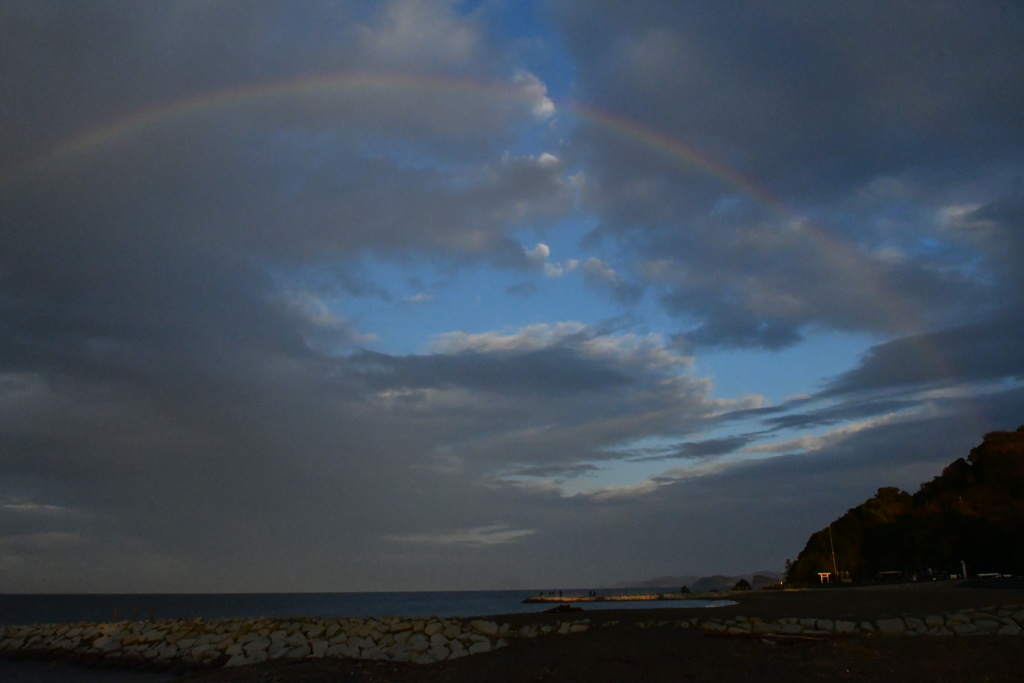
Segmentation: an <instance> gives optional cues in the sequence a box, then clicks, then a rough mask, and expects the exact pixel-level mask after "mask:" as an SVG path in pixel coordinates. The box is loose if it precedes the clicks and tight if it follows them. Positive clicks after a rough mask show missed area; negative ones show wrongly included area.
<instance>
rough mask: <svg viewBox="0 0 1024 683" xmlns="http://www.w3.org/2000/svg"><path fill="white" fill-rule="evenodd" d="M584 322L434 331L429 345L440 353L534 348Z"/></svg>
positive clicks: (576, 331) (580, 328) (576, 329)
mask: <svg viewBox="0 0 1024 683" xmlns="http://www.w3.org/2000/svg"><path fill="white" fill-rule="evenodd" d="M584 330H586V325H584V324H583V323H578V322H571V321H568V322H558V323H554V324H548V323H539V324H537V325H528V326H527V327H524V328H521V329H519V330H517V331H515V332H510V333H502V332H481V333H479V334H470V333H467V332H444V333H442V334H438V335H434V337H433V343H432V345H431V346H432V348H433V349H434V350H436V351H439V352H442V353H458V352H460V351H475V352H478V353H491V352H495V351H534V350H537V349H542V348H546V347H548V346H551V345H552V344H555V343H557V342H558V341H561V340H563V339H565V338H566V337H569V336H572V335H576V334H580V333H581V332H583V331H584Z"/></svg>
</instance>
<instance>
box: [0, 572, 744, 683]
mask: <svg viewBox="0 0 1024 683" xmlns="http://www.w3.org/2000/svg"><path fill="white" fill-rule="evenodd" d="M651 590H652V589H649V588H648V589H642V590H637V591H635V592H636V593H650V592H651ZM586 593H587V591H586V590H580V591H564V595H566V596H569V595H585V594H586ZM607 593H617V594H622V593H629V591H623V590H615V591H607ZM537 594H538V592H537V591H449V592H423V593H413V592H409V593H249V594H168V595H151V594H146V595H0V624H33V623H73V622H79V621H92V622H105V621H115V620H118V621H124V620H130V619H140V620H142V619H152V618H155V619H170V618H178V617H181V618H194V617H205V618H207V619H218V618H224V617H260V616H265V617H312V616H316V617H369V616H374V617H380V616H387V615H400V616H406V617H426V616H438V617H473V616H482V615H489V614H520V613H529V612H542V611H544V610H545V609H549V608H551V607H553V606H554V605H552V604H536V605H528V604H523V599H524V598H527V597H532V596H535V595H537ZM723 604H730V603H729V601H723V600H718V601H712V600H688V601H685V602H676V601H644V602H631V601H624V602H619V601H616V602H614V603H608V602H604V603H577V605H576V606H578V607H582V608H583V610H584V611H587V610H596V609H630V608H643V609H656V608H669V607H677V608H678V607H693V608H702V607H714V606H716V605H723ZM174 678H175V677H174V676H173V675H171V674H167V673H139V672H126V671H117V670H91V669H80V668H75V667H67V666H54V665H52V664H49V663H45V662H10V661H5V660H2V659H0V682H2V683H28V682H29V681H32V682H35V683H72V682H74V683H79V682H81V683H165V682H166V681H172V680H174Z"/></svg>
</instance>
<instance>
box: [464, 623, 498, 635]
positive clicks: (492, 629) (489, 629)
mask: <svg viewBox="0 0 1024 683" xmlns="http://www.w3.org/2000/svg"><path fill="white" fill-rule="evenodd" d="M469 625H470V626H472V627H473V628H475V629H476V630H477V631H479V632H480V633H483V634H486V635H489V636H496V635H498V624H496V623H495V622H493V621H485V620H483V619H474V620H473V621H471V622H469Z"/></svg>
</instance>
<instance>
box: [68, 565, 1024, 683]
mask: <svg viewBox="0 0 1024 683" xmlns="http://www.w3.org/2000/svg"><path fill="white" fill-rule="evenodd" d="M731 597H733V598H734V599H735V600H737V602H738V603H739V604H737V605H733V606H729V607H722V608H713V615H714V616H716V617H728V616H735V615H744V616H748V617H762V618H764V619H778V618H780V617H785V616H795V617H818V618H830V619H847V620H855V621H860V620H866V619H878V618H882V617H895V616H918V617H924V616H927V615H929V614H949V613H952V612H956V611H958V610H961V609H964V608H975V609H981V608H984V607H987V606H990V605H1009V604H1021V603H1024V591H1021V590H1009V589H1005V590H1004V589H991V588H958V587H955V586H954V585H952V584H949V583H946V584H914V585H905V586H892V587H884V588H842V589H830V590H809V591H795V592H789V591H787V592H778V591H765V592H755V593H749V594H737V595H735V596H731ZM695 615H700V616H711V615H712V611H710V610H709V611H707V612H705V611H703V610H694V609H686V608H680V609H678V610H677V609H657V610H607V611H600V610H596V609H594V610H591V609H587V610H585V611H584V612H582V613H581V612H572V613H569V614H540V615H537V614H532V615H505V616H501V617H498V620H500V621H506V622H510V623H513V624H519V623H523V622H537V621H539V620H549V621H552V622H557V621H559V620H561V619H570V620H572V619H578V618H580V617H587V618H589V619H591V620H592V622H594V623H595V624H599V623H605V624H606V625H604V626H602V627H601V628H591V629H590V630H588V631H586V632H583V633H576V634H570V635H562V636H550V637H543V638H535V639H531V640H513V641H512V643H511V645H509V646H508V647H505V648H502V649H499V650H496V651H494V652H490V653H487V654H481V655H474V656H471V657H464V658H462V659H457V660H453V661H447V662H442V663H439V664H432V665H416V664H403V663H396V662H389V661H367V660H306V661H303V662H295V663H288V662H280V661H278V662H267V663H262V664H256V665H251V666H244V667H237V668H232V669H221V670H217V671H210V672H205V673H195V674H191V675H188V676H186V677H185V678H183V679H181V680H183V681H189V682H191V683H226V682H229V681H230V682H242V681H246V682H248V681H253V682H257V683H259V682H266V683H270V682H271V681H274V682H278V683H318V682H326V681H332V682H333V681H436V682H439V683H444V682H457V681H464V682H469V681H474V682H476V681H498V682H501V681H508V682H512V681H515V682H519V681H680V680H689V681H712V680H713V681H740V680H757V681H783V680H787V681H788V680H793V679H812V680H826V679H827V680H859V681H865V680H900V681H929V682H936V681H1018V680H1021V677H1022V673H1021V672H1024V636H949V637H940V636H882V635H871V636H864V635H859V636H847V637H843V636H829V637H822V638H820V639H819V638H809V637H795V638H788V639H787V638H773V639H765V638H761V637H756V636H716V635H710V634H705V633H702V632H701V631H699V630H696V629H679V628H674V627H659V626H658V625H657V622H662V621H664V622H670V623H671V622H674V621H675V620H677V619H687V618H689V617H691V616H695ZM608 622H617V623H615V624H613V625H607V624H608ZM638 624H643V626H641V625H638ZM68 680H71V679H68Z"/></svg>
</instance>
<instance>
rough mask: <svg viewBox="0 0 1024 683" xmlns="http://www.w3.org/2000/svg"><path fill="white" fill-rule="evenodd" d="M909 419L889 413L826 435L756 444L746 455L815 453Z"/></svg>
mask: <svg viewBox="0 0 1024 683" xmlns="http://www.w3.org/2000/svg"><path fill="white" fill-rule="evenodd" d="M905 419H907V415H906V414H905V413H889V414H886V415H881V416H879V417H874V418H871V419H869V420H861V421H859V422H850V423H847V424H844V425H843V426H841V427H837V428H836V429H832V430H829V431H827V432H825V433H824V434H817V435H806V436H801V437H798V438H796V439H789V440H786V441H776V442H774V443H765V444H756V445H753V446H747V447H746V448H744V449H743V452H744V453H792V452H796V451H803V452H813V451H820V450H822V449H823V448H831V447H834V446H836V445H838V444H840V443H842V442H843V441H845V440H846V439H848V438H850V437H851V436H853V435H855V434H858V433H860V432H865V431H868V430H872V429H875V428H877V427H880V426H882V425H886V424H891V423H893V422H897V421H901V420H905Z"/></svg>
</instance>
